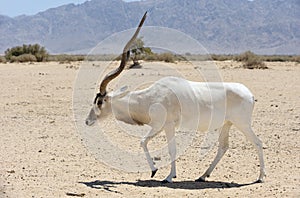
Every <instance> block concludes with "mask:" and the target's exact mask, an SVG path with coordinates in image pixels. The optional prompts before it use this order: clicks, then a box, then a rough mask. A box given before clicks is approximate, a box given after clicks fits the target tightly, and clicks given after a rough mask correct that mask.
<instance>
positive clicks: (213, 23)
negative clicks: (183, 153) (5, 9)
mask: <svg viewBox="0 0 300 198" xmlns="http://www.w3.org/2000/svg"><path fill="white" fill-rule="evenodd" d="M145 10H149V11H150V13H149V17H148V18H147V20H146V23H145V25H148V26H163V27H169V28H174V29H177V30H179V31H182V32H184V33H186V34H188V35H190V36H192V37H193V38H195V39H197V40H198V41H199V42H200V43H201V44H203V45H204V46H205V47H206V48H207V49H208V51H209V52H211V53H240V52H243V51H246V50H252V51H254V52H256V53H262V54H300V1H299V0H263V1H262V0H254V1H247V0H144V1H137V2H130V3H128V2H127V3H126V2H124V1H122V0H91V1H87V2H85V3H83V4H80V5H74V4H68V5H64V6H60V7H57V8H52V9H49V10H46V11H45V12H40V13H38V14H36V15H33V16H25V15H22V16H18V17H15V18H10V17H7V16H1V15H0V53H3V52H4V51H5V50H6V49H7V48H9V47H13V46H16V45H22V44H23V43H26V44H29V43H40V44H41V45H44V46H46V48H47V49H48V50H49V51H50V52H52V53H66V52H72V51H80V50H83V49H88V48H92V47H94V46H95V45H96V44H97V43H99V42H100V41H101V40H103V39H104V38H106V37H108V36H109V35H111V34H112V33H116V32H119V31H123V30H126V29H128V28H133V27H135V26H136V24H137V23H138V21H139V20H140V17H141V16H142V14H143V13H144V11H145Z"/></svg>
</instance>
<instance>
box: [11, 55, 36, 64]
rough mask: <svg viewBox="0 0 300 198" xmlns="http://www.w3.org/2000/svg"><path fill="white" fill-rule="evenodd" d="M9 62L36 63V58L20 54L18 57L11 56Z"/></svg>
mask: <svg viewBox="0 0 300 198" xmlns="http://www.w3.org/2000/svg"><path fill="white" fill-rule="evenodd" d="M10 61H11V62H20V63H24V62H36V61H37V58H36V57H35V56H34V55H32V54H22V55H20V56H12V57H11V59H10Z"/></svg>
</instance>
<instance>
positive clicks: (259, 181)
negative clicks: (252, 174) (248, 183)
mask: <svg viewBox="0 0 300 198" xmlns="http://www.w3.org/2000/svg"><path fill="white" fill-rule="evenodd" d="M254 183H258V184H260V183H264V180H262V179H258V180H257V181H256V182H254Z"/></svg>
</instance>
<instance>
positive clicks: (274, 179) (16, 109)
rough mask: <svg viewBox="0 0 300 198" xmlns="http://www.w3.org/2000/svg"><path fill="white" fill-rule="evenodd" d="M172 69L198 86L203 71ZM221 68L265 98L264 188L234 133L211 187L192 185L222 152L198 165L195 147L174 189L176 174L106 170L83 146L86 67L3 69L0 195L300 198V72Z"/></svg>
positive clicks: (258, 124)
mask: <svg viewBox="0 0 300 198" xmlns="http://www.w3.org/2000/svg"><path fill="white" fill-rule="evenodd" d="M99 64H100V66H101V64H103V65H104V64H107V63H99ZM149 64H151V63H145V68H147V67H148V66H149ZM170 65H171V66H170V67H172V68H175V69H177V70H178V71H180V72H181V73H185V76H186V78H188V79H191V80H197V76H196V75H195V71H194V70H195V68H194V67H191V66H190V65H186V64H184V63H177V64H170ZM217 65H218V68H219V72H220V74H221V76H222V78H223V80H224V81H228V82H229V81H233V82H240V83H243V84H245V85H246V86H247V87H248V88H249V89H250V90H251V91H252V92H253V93H254V95H255V97H256V99H257V103H256V106H255V110H254V115H253V128H254V131H255V133H256V134H257V135H258V136H259V138H260V139H261V140H262V141H263V143H264V155H265V163H266V170H267V178H266V179H265V183H262V184H252V182H254V181H255V180H256V179H257V177H258V174H259V163H258V159H257V155H256V152H255V150H254V148H253V147H252V145H251V144H250V143H249V142H248V141H247V140H246V139H245V137H244V136H243V135H242V134H241V132H239V131H238V130H237V129H236V128H234V127H233V128H232V129H231V133H230V149H229V151H228V152H227V153H226V154H225V156H224V158H223V159H222V160H221V162H220V163H219V164H218V166H217V167H216V169H215V170H214V172H213V173H212V175H211V177H210V178H208V182H205V183H195V182H193V180H194V179H196V178H198V177H199V176H200V175H201V174H203V172H204V171H205V170H206V168H207V167H208V165H209V164H210V163H211V161H212V159H213V157H214V155H215V153H214V152H210V153H209V154H208V155H207V157H206V158H205V159H199V157H198V156H197V149H196V148H195V147H196V146H195V144H192V146H191V147H190V148H189V149H188V150H187V151H186V153H185V154H184V155H183V156H181V157H180V158H179V159H177V178H176V179H174V183H172V184H162V183H160V180H162V179H164V177H165V176H167V175H168V173H169V169H170V167H169V166H168V167H164V168H161V169H160V170H159V171H158V172H157V175H156V176H155V178H154V179H151V178H150V171H149V172H142V173H127V172H124V171H120V170H116V169H113V168H111V167H110V166H107V165H104V164H103V163H101V162H99V161H97V160H95V157H94V156H93V155H92V154H91V153H90V152H89V151H88V149H86V147H85V146H84V145H83V144H82V141H81V137H80V135H79V133H78V132H77V130H76V127H75V124H74V117H73V111H72V110H73V109H72V108H73V107H72V93H73V87H74V82H75V80H76V75H77V73H78V71H79V69H78V67H80V63H69V64H58V63H41V64H37V63H36V64H0V80H1V81H0V82H1V85H0V87H1V92H0V93H1V98H0V101H1V102H0V109H1V114H0V126H1V138H0V157H1V164H0V197H74V196H75V197H97V196H98V197H299V196H300V188H299V186H300V155H299V152H300V146H299V141H300V134H299V133H300V118H299V116H300V94H299V91H300V65H299V64H296V63H268V66H269V67H270V69H268V70H245V69H241V68H236V67H237V66H239V63H235V62H230V61H228V62H217ZM141 71H144V70H136V72H137V73H138V72H141ZM133 77H134V76H133ZM90 101H92V98H91V100H90ZM89 105H90V104H84V105H83V106H87V107H89ZM86 111H88V109H87V110H86ZM122 141H123V142H124V143H125V144H126V142H130V141H131V142H132V140H129V139H128V140H127V139H126V138H122ZM155 141H157V140H156V139H154V140H153V142H154V144H155ZM135 144H136V145H139V141H138V140H136V142H135ZM137 149H141V148H139V147H137Z"/></svg>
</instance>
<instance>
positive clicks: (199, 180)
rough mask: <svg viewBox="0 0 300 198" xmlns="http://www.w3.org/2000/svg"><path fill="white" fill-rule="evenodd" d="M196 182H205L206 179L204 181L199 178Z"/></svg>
mask: <svg viewBox="0 0 300 198" xmlns="http://www.w3.org/2000/svg"><path fill="white" fill-rule="evenodd" d="M195 182H205V179H203V178H202V177H199V178H198V179H196V180H195Z"/></svg>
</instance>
